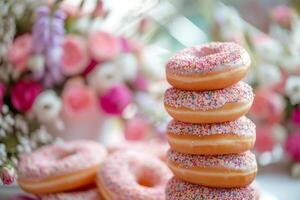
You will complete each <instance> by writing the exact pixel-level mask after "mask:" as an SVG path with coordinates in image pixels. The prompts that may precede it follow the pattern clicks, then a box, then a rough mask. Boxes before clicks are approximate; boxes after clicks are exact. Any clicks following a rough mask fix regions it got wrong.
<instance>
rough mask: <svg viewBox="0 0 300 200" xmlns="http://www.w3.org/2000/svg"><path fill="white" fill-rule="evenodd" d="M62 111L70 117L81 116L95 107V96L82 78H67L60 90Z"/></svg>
mask: <svg viewBox="0 0 300 200" xmlns="http://www.w3.org/2000/svg"><path fill="white" fill-rule="evenodd" d="M62 100H63V113H64V114H65V115H67V116H68V117H70V118H82V117H86V116H88V115H89V113H90V112H91V111H93V110H94V109H95V105H96V96H95V94H94V92H93V90H91V89H90V88H88V87H87V86H86V85H85V84H84V82H83V80H82V79H79V78H74V79H71V80H69V81H68V82H67V83H66V85H65V87H64V89H63V92H62Z"/></svg>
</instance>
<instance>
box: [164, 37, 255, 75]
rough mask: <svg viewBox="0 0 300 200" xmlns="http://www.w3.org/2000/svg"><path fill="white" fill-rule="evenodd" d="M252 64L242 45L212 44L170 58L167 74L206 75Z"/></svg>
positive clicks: (190, 49)
mask: <svg viewBox="0 0 300 200" xmlns="http://www.w3.org/2000/svg"><path fill="white" fill-rule="evenodd" d="M249 63H250V57H249V55H248V53H247V52H246V50H245V49H244V48H243V47H241V46H240V45H238V44H236V43H232V42H223V43H222V42H212V43H208V44H203V45H199V46H195V47H189V48H185V49H183V50H181V51H179V52H178V53H176V54H175V55H174V56H172V57H171V58H170V60H169V61H168V63H167V65H166V70H167V73H168V72H170V73H174V74H206V73H210V72H215V71H220V70H223V69H224V68H227V69H231V68H234V67H241V66H244V65H246V64H249Z"/></svg>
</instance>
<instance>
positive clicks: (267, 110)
mask: <svg viewBox="0 0 300 200" xmlns="http://www.w3.org/2000/svg"><path fill="white" fill-rule="evenodd" d="M284 107H285V103H284V99H283V97H282V96H281V95H279V94H277V93H275V92H273V91H272V90H268V89H260V90H257V91H256V92H255V98H254V102H253V106H252V108H251V111H250V114H251V115H252V116H253V117H254V118H255V119H258V120H265V121H267V122H271V123H277V122H279V121H280V120H281V118H282V115H283V112H284Z"/></svg>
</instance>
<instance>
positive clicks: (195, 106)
mask: <svg viewBox="0 0 300 200" xmlns="http://www.w3.org/2000/svg"><path fill="white" fill-rule="evenodd" d="M253 98H254V97H253V92H252V88H251V87H250V86H249V85H248V84H246V83H244V82H238V83H237V84H235V85H232V86H230V87H228V88H224V89H221V90H214V91H185V90H179V89H176V88H170V89H168V90H167V91H166V92H165V96H164V106H165V109H166V110H167V112H168V113H169V114H170V115H171V116H172V117H173V118H174V119H176V120H178V121H182V122H190V123H216V122H226V121H233V120H236V119H238V118H240V117H241V116H243V115H245V114H246V113H247V112H248V111H249V110H250V108H251V106H252V103H253Z"/></svg>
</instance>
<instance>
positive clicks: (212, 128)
mask: <svg viewBox="0 0 300 200" xmlns="http://www.w3.org/2000/svg"><path fill="white" fill-rule="evenodd" d="M255 133H256V131H255V124H254V123H253V122H252V121H251V120H250V119H248V118H247V117H245V116H243V117H241V118H239V119H237V120H234V121H229V122H223V123H213V124H193V123H185V122H180V121H177V120H172V121H171V122H170V123H169V124H168V126H167V139H168V142H169V144H170V146H171V148H172V149H173V150H175V151H178V152H181V153H187V154H205V155H217V154H232V153H242V152H245V151H247V150H250V149H251V148H252V147H253V145H254V143H255V139H256V134H255Z"/></svg>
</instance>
